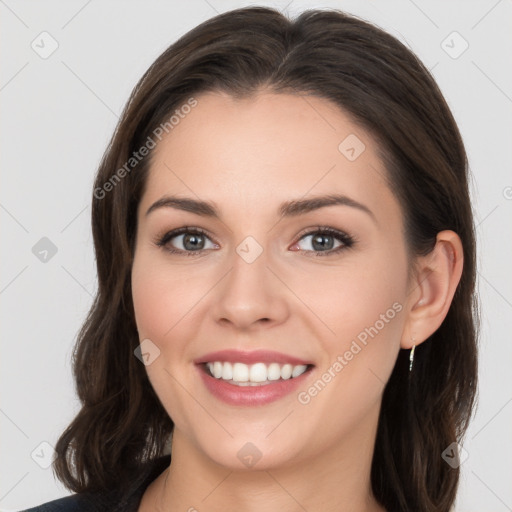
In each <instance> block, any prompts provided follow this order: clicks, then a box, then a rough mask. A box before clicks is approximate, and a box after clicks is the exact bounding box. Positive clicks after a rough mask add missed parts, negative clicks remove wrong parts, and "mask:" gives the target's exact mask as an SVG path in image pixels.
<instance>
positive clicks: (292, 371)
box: [202, 361, 313, 386]
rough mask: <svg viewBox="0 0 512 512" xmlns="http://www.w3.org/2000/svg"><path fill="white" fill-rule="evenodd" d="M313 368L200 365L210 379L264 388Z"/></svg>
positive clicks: (274, 365) (264, 365) (302, 366)
mask: <svg viewBox="0 0 512 512" xmlns="http://www.w3.org/2000/svg"><path fill="white" fill-rule="evenodd" d="M312 367H313V365H311V364H299V365H292V364H290V363H287V364H279V363H276V362H273V363H270V364H265V363H256V364H252V365H248V364H244V363H241V362H236V363H231V362H228V361H225V362H223V361H213V362H208V363H204V364H203V365H202V368H203V371H204V372H206V373H207V374H208V375H210V377H213V378H215V379H220V380H223V381H225V382H227V383H229V384H232V385H233V386H266V385H269V384H272V383H273V382H277V381H285V380H289V379H296V378H297V377H300V376H301V375H302V374H304V373H305V372H307V371H308V370H310V369H311V368H312Z"/></svg>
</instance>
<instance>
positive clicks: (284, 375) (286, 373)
mask: <svg viewBox="0 0 512 512" xmlns="http://www.w3.org/2000/svg"><path fill="white" fill-rule="evenodd" d="M292 371H293V366H292V365H291V364H285V365H284V366H283V367H282V368H281V379H284V380H288V379H289V378H290V377H291V376H292Z"/></svg>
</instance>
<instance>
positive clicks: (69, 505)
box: [19, 455, 171, 512]
mask: <svg viewBox="0 0 512 512" xmlns="http://www.w3.org/2000/svg"><path fill="white" fill-rule="evenodd" d="M170 461H171V456H170V455H164V456H162V457H159V458H157V459H153V460H151V461H148V462H146V463H144V464H143V465H141V467H140V470H139V472H138V474H137V475H134V479H133V482H132V483H131V485H130V486H129V487H128V488H126V487H123V488H121V487H119V488H118V489H111V490H110V491H108V492H97V493H83V494H72V495H71V496H66V497H64V498H59V499H57V500H53V501H49V502H47V503H42V504H41V505H38V506H36V507H32V508H28V509H25V510H20V511H19V512H118V511H119V512H121V511H122V512H128V511H132V510H133V511H134V512H135V511H137V509H138V505H139V503H140V500H141V499H142V495H143V494H144V491H145V490H146V488H147V487H148V486H149V484H151V482H152V481H153V480H154V479H155V478H156V477H157V476H158V475H159V474H160V473H161V472H162V471H163V470H164V469H165V468H166V467H168V466H169V464H170ZM121 489H122V490H121Z"/></svg>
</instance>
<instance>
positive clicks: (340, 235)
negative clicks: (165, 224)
mask: <svg viewBox="0 0 512 512" xmlns="http://www.w3.org/2000/svg"><path fill="white" fill-rule="evenodd" d="M187 233H188V234H198V235H204V236H205V237H206V238H208V239H210V241H211V242H212V243H213V244H214V245H216V246H217V247H216V248H218V247H219V244H218V243H217V242H215V240H213V238H212V236H211V235H210V234H209V233H208V232H207V231H206V230H205V229H202V228H198V227H194V226H183V227H181V228H177V229H173V230H170V231H167V232H165V233H164V234H163V235H158V236H157V237H156V238H155V239H154V240H153V243H154V244H155V245H157V246H158V247H160V248H162V249H164V250H167V251H168V252H170V253H171V254H178V255H180V254H181V255H186V256H194V255H195V256H199V255H204V253H205V252H208V251H209V250H211V249H199V250H197V251H185V250H182V249H175V248H174V249H168V248H166V245H167V244H168V243H169V241H170V240H172V239H173V238H175V237H177V236H180V235H182V234H187ZM318 233H321V234H327V235H330V236H332V237H334V238H337V239H338V240H339V241H340V242H341V245H340V246H338V247H337V248H335V249H329V250H327V251H314V250H313V251H312V250H305V249H299V250H297V251H296V252H299V253H301V254H306V255H308V256H329V255H334V254H338V253H339V252H340V251H342V250H344V249H348V248H350V247H352V246H353V245H354V244H355V243H356V239H355V238H354V237H353V236H351V235H349V234H348V233H346V232H345V231H342V230H338V229H335V228H331V227H329V226H313V227H309V228H305V229H304V230H303V231H302V232H301V233H300V234H299V235H297V238H296V241H295V242H294V243H293V244H292V246H294V245H297V244H298V243H299V242H300V241H301V240H302V239H303V238H305V237H307V236H311V235H314V234H318Z"/></svg>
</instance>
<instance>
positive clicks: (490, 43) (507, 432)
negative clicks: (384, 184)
mask: <svg viewBox="0 0 512 512" xmlns="http://www.w3.org/2000/svg"><path fill="white" fill-rule="evenodd" d="M246 5H251V4H250V3H249V2H245V1H222V0H189V1H187V2H169V1H164V0H152V1H151V2H144V1H142V0H138V1H133V0H132V1H127V0H117V1H101V2H99V1H92V0H88V1H87V0H80V1H75V0H73V1H67V2H56V1H46V2H30V1H15V0H0V13H1V18H0V19H1V31H0V37H1V51H2V66H1V70H0V92H1V94H0V101H1V108H2V116H1V127H2V143H3V144H2V151H1V164H2V165H1V172H2V186H1V189H0V220H1V224H2V226H1V229H2V238H1V244H2V245H1V248H2V255H1V258H2V265H1V275H0V299H1V320H0V325H1V329H2V331H1V343H2V346H1V350H2V356H1V359H0V364H1V367H0V370H1V372H0V378H1V390H2V397H1V398H2V400H1V404H0V423H1V425H0V428H1V432H2V437H1V446H0V449H1V454H0V461H1V469H0V471H1V473H0V509H1V510H2V511H12V510H18V509H22V508H26V507H28V506H30V505H35V504H38V503H41V502H43V501H49V500H51V499H55V498H58V497H61V496H63V495H67V494H69V492H68V491H67V490H66V489H65V488H64V487H63V486H62V485H61V484H60V483H59V482H57V481H56V480H55V479H54V476H53V472H52V469H51V467H48V465H49V463H50V461H51V457H52V449H53V448H52V446H54V444H55V442H56V440H57V438H58V437H59V435H60V433H61V432H62V430H63V429H64V428H65V427H66V426H67V425H68V423H69V422H70V420H71V419H72V418H73V416H74V415H75V413H76V412H77V410H78V406H79V404H78V400H77V398H76V395H75V390H74V384H73V381H72V378H71V364H70V363H71V352H72V348H73V345H74V342H75V337H76V334H77V332H78V329H79V328H80V326H81V324H82V322H83V320H84V319H85V315H86V313H87V311H88V309H89V306H90V305H91V302H92V298H93V295H94V293H95V289H96V271H95V266H94V255H93V245H92V235H91V228H90V213H91V211H90V202H91V194H92V185H93V177H94V174H95V171H96V169H97V166H98V163H99V161H100V158H101V156H102V154H103V151H104V150H105V147H106V145H107V142H108V140H109V139H110V136H111V134H112V132H113V130H114V127H115V124H116V122H117V120H118V116H119V114H120V112H121V109H122V108H123V106H124V104H125V102H126V100H127V98H128V95H129V93H130V91H131V90H132V88H133V86H134V85H135V83H136V82H137V81H138V80H139V78H140V77H141V76H142V74H143V73H144V71H145V70H146V69H147V67H148V66H149V65H150V64H151V63H152V62H153V60H154V59H155V58H156V57H157V56H158V55H159V54H160V53H161V52H162V51H163V50H164V49H165V48H167V47H168V46H169V45H170V44H171V43H172V42H174V41H175V40H176V39H177V38H178V37H180V36H181V35H183V34H184V33H185V32H187V31H188V30H190V29H191V28H193V27H195V26H196V25H198V24H199V23H201V22H202V21H204V20H206V19H208V18H210V17H212V16H214V15H216V14H217V13H221V12H224V11H227V10H230V9H233V8H237V7H243V6H246ZM257 5H267V6H271V7H277V8H279V9H280V10H283V11H284V12H285V13H288V14H292V15H296V14H297V13H299V12H301V11H303V10H304V9H306V8H313V7H319V8H322V7H334V8H339V9H342V10H345V11H346V12H348V13H352V14H355V15H357V16H360V17H362V18H364V19H367V20H369V21H371V22H373V23H375V24H377V25H379V26H380V27H382V28H384V29H385V30H387V31H388V32H390V33H391V34H392V35H394V36H395V37H397V38H398V39H399V40H401V41H402V42H404V43H406V44H407V45H408V46H409V47H410V48H411V49H412V50H413V51H414V52H415V53H416V54H417V55H418V56H419V57H420V58H421V59H422V60H423V62H424V63H425V65H426V66H427V67H428V68H429V69H431V70H432V73H433V75H434V76H435V78H436V80H437V82H438V83H439V85H440V87H441V90H442V91H443V94H444V95H445V97H446V99H447V101H448V103H449V105H450V107H451V109H452V111H453V113H454V115H455V118H456V121H457V122H458V124H459V127H460V130H461V132H462V136H463V138H464V142H465V145H466V148H467V151H468V156H469V162H470V168H471V170H472V173H473V181H472V183H471V193H472V198H473V202H474V208H475V215H476V224H477V225H478V227H477V237H478V247H479V258H478V288H479V294H480V298H481V303H482V320H483V321H482V331H481V341H480V388H479V402H478V409H477V413H476V416H475V418H474V419H473V421H472V424H471V427H470V429H469V431H468V433H467V436H466V439H465V441H464V445H463V452H462V454H463V456H462V457H461V460H463V463H462V479H461V484H460V490H459V495H458V500H457V504H456V507H455V510H456V511H457V512H476V511H478V512H491V511H492V512H502V511H503V512H504V511H507V510H508V511H510V510H512V485H511V482H512V428H511V427H512V371H511V362H512V343H510V332H511V329H512V322H511V318H512V272H511V271H510V265H511V261H512V258H511V254H512V229H511V228H512V173H511V169H512V153H511V150H510V148H511V145H512V116H511V113H512V67H511V66H510V61H509V59H510V55H512V32H511V30H510V26H511V21H512V3H511V2H510V1H509V0H482V1H451V2H445V1H441V0H437V1H420V0H414V1H413V0H396V1H390V0H385V1H383V0H381V1H379V2H377V1H365V2H357V1H337V2H336V1H331V2H321V3H320V2H315V3H313V2H311V1H301V0H293V1H291V2H290V0H286V1H274V2H268V1H267V2H265V1H262V2H259V3H258V4H257Z"/></svg>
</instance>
